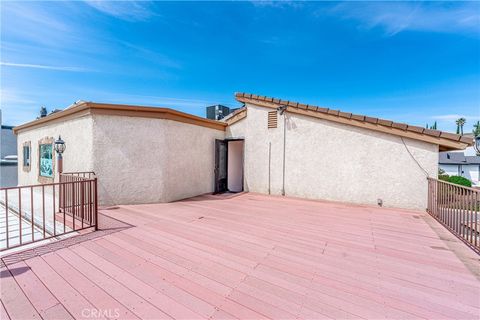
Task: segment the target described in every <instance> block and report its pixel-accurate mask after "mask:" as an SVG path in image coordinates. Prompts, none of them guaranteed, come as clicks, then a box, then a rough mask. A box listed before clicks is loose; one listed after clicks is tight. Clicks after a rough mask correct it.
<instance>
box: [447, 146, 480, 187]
mask: <svg viewBox="0 0 480 320" xmlns="http://www.w3.org/2000/svg"><path fill="white" fill-rule="evenodd" d="M438 163H439V168H440V169H443V170H444V171H445V173H446V174H448V175H449V176H462V177H465V178H467V179H468V180H470V181H472V184H473V185H475V186H479V185H480V156H466V155H465V154H464V153H461V152H440V157H439V161H438Z"/></svg>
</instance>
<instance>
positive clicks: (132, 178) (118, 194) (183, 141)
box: [93, 115, 225, 205]
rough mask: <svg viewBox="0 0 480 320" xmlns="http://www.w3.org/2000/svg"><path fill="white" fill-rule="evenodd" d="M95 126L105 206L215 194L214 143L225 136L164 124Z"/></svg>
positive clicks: (124, 120)
mask: <svg viewBox="0 0 480 320" xmlns="http://www.w3.org/2000/svg"><path fill="white" fill-rule="evenodd" d="M93 120H94V126H93V146H94V148H93V154H94V159H93V167H94V168H95V172H96V174H97V176H98V177H99V180H98V183H99V198H100V199H101V202H102V204H104V205H112V204H135V203H155V202H170V201H174V200H179V199H183V198H188V197H192V196H196V195H199V194H203V193H208V192H212V191H213V182H214V181H213V169H214V141H215V139H216V138H218V139H223V137H224V134H225V133H224V132H223V131H219V130H214V129H210V128H205V127H201V126H196V125H191V124H185V123H180V122H176V121H171V120H163V119H150V118H139V117H123V116H111V115H109V116H106V115H94V116H93Z"/></svg>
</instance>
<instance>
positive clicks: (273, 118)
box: [268, 111, 278, 129]
mask: <svg viewBox="0 0 480 320" xmlns="http://www.w3.org/2000/svg"><path fill="white" fill-rule="evenodd" d="M277 122H278V121H277V111H269V112H268V129H272V128H276V127H277Z"/></svg>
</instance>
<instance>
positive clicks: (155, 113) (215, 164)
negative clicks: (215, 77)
mask: <svg viewBox="0 0 480 320" xmlns="http://www.w3.org/2000/svg"><path fill="white" fill-rule="evenodd" d="M236 98H237V100H238V101H240V102H242V103H244V107H243V108H240V109H239V110H237V111H235V112H233V113H232V114H231V115H230V116H228V117H227V118H225V119H224V121H222V122H221V121H214V120H208V119H205V118H200V117H197V116H193V115H190V114H186V113H182V112H178V111H175V110H171V109H165V108H153V107H141V106H125V105H112V104H100V103H92V102H81V103H78V104H76V105H74V106H72V107H69V108H67V109H65V110H63V111H60V112H57V113H54V114H51V115H48V116H47V117H45V118H41V119H38V120H35V121H32V122H29V123H26V124H23V125H21V126H18V127H16V128H15V129H14V131H15V132H16V134H17V135H18V148H19V153H20V154H22V152H24V151H25V150H28V151H29V152H25V154H30V155H31V157H32V159H31V161H30V162H29V166H20V167H19V183H20V184H34V183H38V182H50V181H56V180H58V174H57V173H56V169H55V162H56V159H55V157H56V155H55V153H54V152H53V151H52V150H53V141H54V139H55V138H57V137H58V136H59V135H61V136H62V139H63V140H64V141H65V143H66V146H67V147H66V151H65V153H64V160H63V161H64V162H63V166H64V171H65V172H68V171H94V172H95V173H96V175H97V176H98V179H99V180H98V183H99V200H100V204H102V205H112V204H131V203H153V202H170V201H175V200H179V199H183V198H188V197H192V196H195V195H199V194H203V193H210V192H213V191H217V192H223V191H227V190H229V191H233V192H238V191H242V190H245V191H252V192H259V193H266V194H276V195H281V194H285V195H288V196H296V197H302V198H311V199H324V200H335V201H346V202H352V203H362V204H370V205H377V203H380V204H382V205H384V206H388V207H400V208H411V209H421V210H424V209H425V208H426V204H427V180H426V176H427V174H428V175H429V176H431V177H436V176H437V171H438V152H439V150H441V151H449V150H455V149H464V148H465V147H467V146H468V145H469V143H471V141H470V140H468V141H467V140H466V139H464V138H462V137H461V136H459V135H455V134H451V133H446V132H440V131H436V130H429V129H424V128H421V127H417V126H410V125H406V124H401V123H395V122H392V121H388V120H383V119H377V118H371V117H367V116H362V115H352V114H350V113H345V112H340V111H337V110H329V109H324V108H319V107H315V106H307V105H303V104H299V103H296V102H295V103H294V102H289V101H284V100H278V99H273V98H267V97H261V96H256V95H250V94H237V95H236ZM282 106H288V107H287V108H286V110H283V111H282V110H280V111H277V108H280V109H283V108H284V107H282ZM284 124H285V126H284ZM40 150H42V151H41V152H40ZM39 163H43V164H44V166H43V167H44V168H52V170H51V171H52V172H51V174H50V173H49V172H46V171H48V170H45V172H43V171H44V170H43V169H42V172H41V170H40V168H39Z"/></svg>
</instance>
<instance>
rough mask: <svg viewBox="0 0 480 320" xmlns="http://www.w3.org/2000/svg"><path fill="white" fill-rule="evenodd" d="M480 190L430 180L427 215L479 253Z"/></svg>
mask: <svg viewBox="0 0 480 320" xmlns="http://www.w3.org/2000/svg"><path fill="white" fill-rule="evenodd" d="M479 211H480V190H477V189H473V188H468V187H463V186H460V185H456V184H453V183H449V182H446V181H441V180H437V179H433V178H428V207H427V212H428V213H429V214H430V215H431V216H433V217H434V218H435V219H437V220H438V221H439V222H440V223H441V224H443V225H444V226H445V227H446V228H447V229H448V230H450V231H451V232H452V233H453V234H455V235H456V236H457V237H458V238H460V239H461V240H462V241H464V242H465V243H466V244H467V245H469V246H470V247H471V248H472V249H473V250H474V251H476V252H477V253H479V254H480V221H478V219H479V218H480V217H479Z"/></svg>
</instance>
